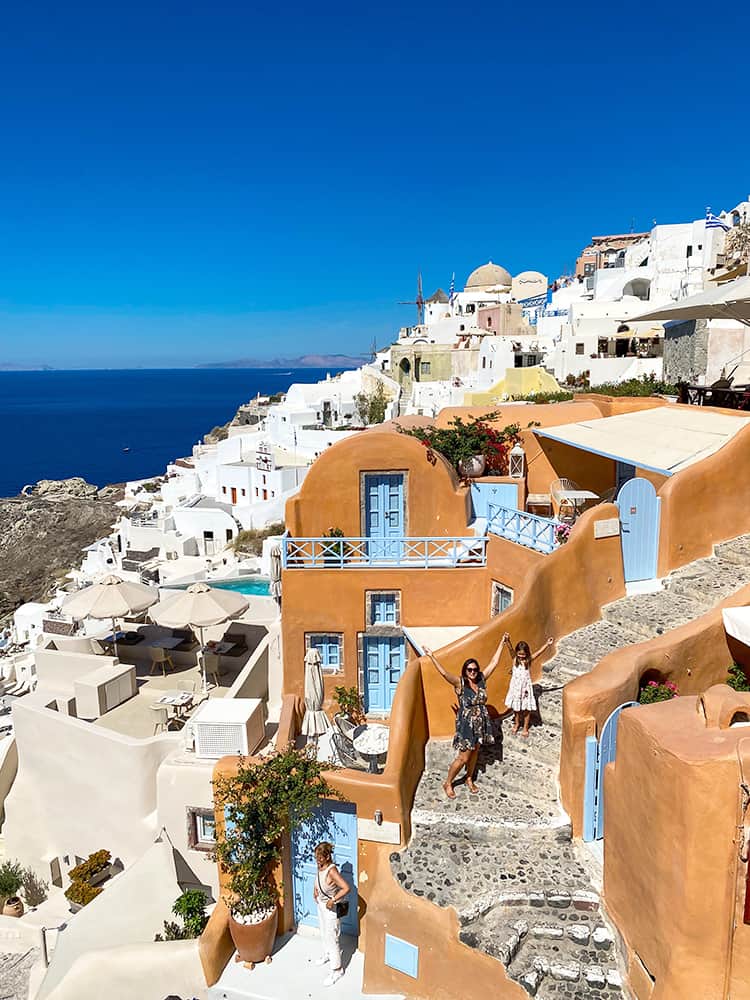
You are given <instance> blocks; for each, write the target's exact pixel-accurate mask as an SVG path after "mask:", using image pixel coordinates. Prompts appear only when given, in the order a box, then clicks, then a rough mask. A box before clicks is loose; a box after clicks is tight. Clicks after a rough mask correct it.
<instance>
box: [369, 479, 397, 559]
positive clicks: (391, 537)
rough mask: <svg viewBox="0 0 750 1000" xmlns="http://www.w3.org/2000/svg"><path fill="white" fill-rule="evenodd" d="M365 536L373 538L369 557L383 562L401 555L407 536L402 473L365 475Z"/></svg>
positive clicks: (370, 543)
mask: <svg viewBox="0 0 750 1000" xmlns="http://www.w3.org/2000/svg"><path fill="white" fill-rule="evenodd" d="M365 535H366V536H367V537H368V538H369V539H371V541H370V542H369V543H368V544H369V551H370V557H371V558H372V559H374V560H380V561H391V560H394V561H398V560H399V559H400V558H401V543H400V539H401V538H403V535H404V477H403V475H402V474H401V473H387V474H386V473H382V474H381V473H373V474H370V475H367V476H365Z"/></svg>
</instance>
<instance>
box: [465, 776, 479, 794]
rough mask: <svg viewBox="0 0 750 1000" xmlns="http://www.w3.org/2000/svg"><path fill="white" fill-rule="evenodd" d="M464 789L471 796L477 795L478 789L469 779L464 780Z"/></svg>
mask: <svg viewBox="0 0 750 1000" xmlns="http://www.w3.org/2000/svg"><path fill="white" fill-rule="evenodd" d="M466 787H467V788H468V789H469V791H470V792H471V794H472V795H477V794H478V792H479V789H478V788H477V786H476V785H475V784H474V782H473V781H472V780H471V778H467V779H466Z"/></svg>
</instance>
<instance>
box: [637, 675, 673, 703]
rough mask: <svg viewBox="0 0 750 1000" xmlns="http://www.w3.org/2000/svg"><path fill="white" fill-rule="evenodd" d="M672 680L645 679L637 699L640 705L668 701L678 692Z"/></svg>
mask: <svg viewBox="0 0 750 1000" xmlns="http://www.w3.org/2000/svg"><path fill="white" fill-rule="evenodd" d="M679 693H680V692H679V690H678V689H677V685H676V684H675V683H674V681H654V680H651V681H647V682H646V684H644V686H643V687H642V688H641V690H640V693H639V695H638V701H639V703H640V704H641V705H653V704H655V703H656V702H657V701H670V700H671V699H672V698H676V697H677V695H678V694H679Z"/></svg>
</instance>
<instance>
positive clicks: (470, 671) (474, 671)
mask: <svg viewBox="0 0 750 1000" xmlns="http://www.w3.org/2000/svg"><path fill="white" fill-rule="evenodd" d="M466 673H467V674H478V673H479V667H467V668H466Z"/></svg>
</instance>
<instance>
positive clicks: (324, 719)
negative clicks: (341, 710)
mask: <svg viewBox="0 0 750 1000" xmlns="http://www.w3.org/2000/svg"><path fill="white" fill-rule="evenodd" d="M330 726H331V724H330V722H329V721H328V716H327V715H326V713H325V712H324V711H323V670H322V668H321V665H320V653H319V652H318V650H317V649H308V651H307V653H305V716H304V718H303V719H302V735H303V736H307V737H308V739H314V738H316V737H318V736H321V735H322V734H323V733H325V732H327V731H328V730H329V729H330Z"/></svg>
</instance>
